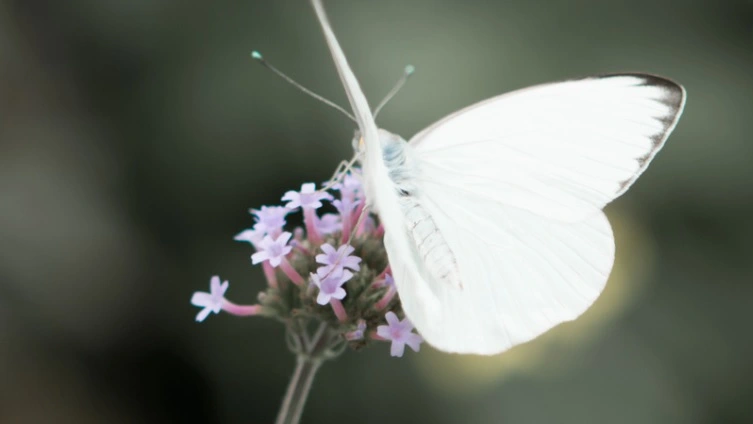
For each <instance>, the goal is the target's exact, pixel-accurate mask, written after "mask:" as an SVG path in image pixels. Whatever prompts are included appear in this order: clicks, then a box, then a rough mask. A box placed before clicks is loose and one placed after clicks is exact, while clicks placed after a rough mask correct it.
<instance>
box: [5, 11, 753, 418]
mask: <svg viewBox="0 0 753 424" xmlns="http://www.w3.org/2000/svg"><path fill="white" fill-rule="evenodd" d="M326 6H327V8H328V11H329V14H330V18H331V20H332V22H333V25H334V27H335V31H336V33H337V34H338V36H339V38H340V41H341V43H342V44H343V48H344V49H345V51H346V53H347V54H348V55H349V58H350V61H351V64H352V66H353V68H354V70H355V72H356V74H357V75H358V76H359V78H360V80H361V83H362V86H363V88H364V90H365V92H366V94H367V95H368V96H369V97H370V98H371V101H372V103H375V102H376V101H378V100H379V99H380V98H381V96H382V95H383V94H384V93H385V92H386V91H387V90H388V89H389V88H390V87H391V86H392V84H393V83H394V81H395V80H396V79H397V78H398V77H399V75H400V73H401V71H402V69H403V67H404V66H405V65H406V64H413V65H415V66H416V69H417V71H416V74H415V75H414V76H413V78H412V79H411V81H410V82H409V83H408V85H407V87H406V88H404V90H403V91H402V92H401V93H400V94H399V95H398V97H397V98H396V99H395V100H394V101H393V102H392V103H391V104H390V105H389V106H388V107H387V108H386V109H385V110H384V113H383V114H382V115H381V116H380V122H379V123H380V125H381V126H383V127H385V128H388V129H390V130H391V131H394V132H396V133H399V134H402V135H403V136H404V137H406V138H408V137H409V136H411V135H412V134H414V133H415V132H417V131H418V130H420V129H421V128H423V127H425V126H427V125H428V124H430V123H431V122H433V121H435V120H437V119H439V118H440V117H442V116H444V115H445V114H447V113H449V112H451V111H454V110H457V109H458V108H460V107H463V106H466V105H469V104H471V103H473V102H476V101H479V100H482V99H484V98H487V97H490V96H493V95H496V94H500V93H503V92H505V91H509V90H513V89H516V88H521V87H525V86H528V85H532V84H537V83H542V82H547V81H552V80H559V79H565V78H572V77H577V76H586V75H589V74H596V73H605V72H618V71H643V72H650V73H656V74H660V75H665V76H668V77H670V78H672V79H675V80H676V81H678V82H680V83H682V84H683V85H685V87H686V88H687V91H688V103H687V107H686V109H685V114H684V116H683V118H682V119H681V120H680V123H679V125H678V127H677V129H676V131H675V133H674V134H673V136H672V137H671V138H670V141H669V143H668V144H667V146H666V147H665V149H664V151H663V152H662V153H661V154H660V155H659V156H658V157H657V158H656V160H655V161H654V162H653V165H652V166H651V168H650V169H649V171H648V172H646V173H645V174H644V176H643V177H642V178H641V179H640V180H639V182H638V183H637V184H636V185H635V186H634V187H633V189H631V190H630V192H629V193H628V194H626V195H625V196H623V197H622V198H620V199H619V200H617V201H616V202H614V203H613V204H612V205H610V206H609V207H608V208H607V212H608V214H609V216H610V219H611V221H612V222H613V224H614V226H615V231H616V237H617V253H618V258H617V266H616V269H615V271H614V274H613V276H612V279H611V280H610V283H609V284H608V286H607V289H606V291H605V293H604V295H603V296H602V298H601V299H600V300H599V301H597V303H596V304H595V306H594V307H593V308H592V309H591V310H589V312H587V313H586V314H585V315H584V316H583V317H582V318H581V319H579V320H578V321H576V322H574V323H570V324H566V325H563V326H561V327H558V328H557V329H556V330H554V331H553V332H550V333H548V334H547V335H545V336H544V337H542V338H540V339H538V340H536V341H534V342H532V343H529V344H526V345H524V346H520V347H517V348H515V349H513V350H511V351H510V352H508V353H506V354H503V355H501V356H498V357H492V358H478V357H467V356H453V355H445V354H441V353H439V352H436V351H432V350H431V349H430V348H429V347H428V346H424V347H423V349H422V351H421V352H420V353H418V354H415V353H413V352H407V353H406V355H405V357H404V358H402V359H395V358H391V357H390V356H389V353H388V347H387V346H386V345H378V346H376V347H375V348H372V349H368V350H366V351H363V352H358V353H354V352H347V353H346V354H345V355H343V356H342V357H341V358H340V359H338V360H337V361H335V362H331V363H327V364H326V365H325V366H324V367H323V368H322V370H321V373H320V375H319V376H318V378H317V380H316V381H315V383H314V388H313V393H312V395H311V398H310V402H309V404H308V405H307V409H306V411H305V412H304V422H308V423H325V422H327V423H331V422H363V423H384V422H389V423H401V422H406V423H417V422H419V423H424V422H426V423H460V422H462V423H499V422H503V423H631V424H634V423H668V424H672V423H683V424H696V423H744V422H753V408H752V407H751V405H752V402H753V360H752V359H751V358H753V331H752V330H751V327H750V325H751V323H752V322H753V247H751V240H752V237H753V219H752V217H753V166H752V165H753V143H751V134H753V115H752V113H753V2H751V1H749V0H682V1H680V0H675V1H672V0H663V1H660V0H653V1H648V0H632V1H600V0H569V1H547V2H539V1H530V0H528V1H526V0H515V1H468V2H461V1H455V0H412V1H405V0H402V1H399V0H384V1H378V2H377V1H367V0H360V1H346V0H329V1H327V2H326ZM253 49H258V50H260V51H261V52H262V53H263V54H264V55H265V57H266V58H267V59H268V60H270V61H271V62H272V63H273V64H275V65H276V66H277V67H279V68H281V69H282V70H284V71H286V72H288V73H289V74H290V75H291V76H293V77H294V78H297V79H299V80H300V81H301V82H302V83H304V84H305V85H307V86H308V87H310V88H312V89H314V90H315V91H318V92H321V93H322V94H324V95H326V96H328V97H331V98H333V99H334V100H336V101H337V102H339V103H341V104H346V100H345V96H344V94H343V90H342V88H341V87H340V85H339V82H338V78H337V76H336V73H335V70H334V67H333V65H332V63H331V60H330V58H329V53H328V52H327V50H326V47H325V43H324V40H323V37H322V35H321V33H320V29H319V28H318V24H317V22H316V20H315V18H314V16H313V13H312V10H311V7H310V5H309V4H308V2H306V1H304V0H286V1H274V2H273V1H255V0H245V1H240V0H217V1H211V2H207V1H195V0H183V1H177V0H130V1H113V0H68V1H66V2H60V1H53V0H46V1H45V0H36V1H22V0H16V1H10V0H5V1H2V2H0V196H1V197H0V376H1V378H0V422H2V423H43V422H45V423H46V422H49V423H52V422H54V423H67V422H71V423H74V422H75V423H89V422H92V423H98V422H107V423H125V422H144V423H162V422H197V423H198V422H200V423H269V422H273V420H274V417H275V415H276V412H277V408H278V406H279V403H280V400H281V397H282V395H283V393H284V390H285V386H286V384H287V379H288V377H289V376H290V374H291V372H292V370H293V365H294V360H293V357H292V356H291V355H290V354H288V353H287V351H286V348H285V344H284V341H283V332H282V327H281V326H280V325H279V324H277V323H276V322H272V321H270V320H263V319H252V318H248V319H240V318H235V317H232V316H229V315H226V314H221V315H218V316H211V317H210V318H209V319H208V320H207V321H206V322H204V323H202V324H197V323H195V322H194V316H195V314H196V312H197V309H196V308H194V307H192V306H191V305H190V304H189V299H190V296H191V294H192V292H194V291H196V290H207V288H208V282H209V277H210V276H211V275H214V274H219V275H221V276H222V277H223V278H226V279H229V280H230V283H231V288H230V291H229V293H228V295H229V297H230V298H232V299H233V300H234V301H237V302H241V303H242V302H253V300H254V298H255V295H256V293H257V292H258V291H259V290H260V289H261V288H262V287H263V284H264V283H263V277H262V272H261V270H260V269H259V268H252V267H251V265H250V261H249V258H248V256H249V255H250V253H251V252H250V250H249V248H248V246H247V245H243V244H239V243H236V242H234V241H233V240H232V237H233V235H235V234H237V233H238V232H240V231H241V230H242V229H244V228H248V227H250V226H251V224H252V219H251V217H250V216H249V215H248V212H247V210H248V208H249V207H259V206H261V205H263V204H278V203H279V199H280V196H281V195H282V194H283V193H284V192H285V191H286V190H289V189H295V188H298V187H300V184H301V183H302V182H305V181H317V182H318V181H323V180H324V179H326V178H327V177H328V176H329V175H330V173H331V172H332V170H333V168H334V166H335V165H336V164H337V162H338V161H340V160H341V159H344V158H348V157H350V155H351V144H350V138H351V136H352V131H353V125H352V123H350V122H349V121H348V120H347V119H345V118H343V117H342V116H341V115H340V114H339V113H337V112H336V111H334V110H331V109H329V108H327V107H325V106H324V105H322V104H319V103H318V102H316V101H314V100H312V99H310V98H307V97H305V96H303V95H302V94H300V93H298V92H297V91H296V90H294V89H293V88H292V87H290V86H287V85H285V84H284V83H283V82H282V81H280V80H278V79H277V78H276V77H275V76H273V75H272V74H271V73H269V72H268V71H266V70H265V69H263V68H262V67H261V66H259V65H258V64H256V63H254V62H253V61H252V60H251V59H250V58H249V52H250V51H251V50H253Z"/></svg>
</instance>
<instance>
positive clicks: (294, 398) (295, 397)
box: [275, 355, 322, 424]
mask: <svg viewBox="0 0 753 424" xmlns="http://www.w3.org/2000/svg"><path fill="white" fill-rule="evenodd" d="M321 364H322V360H321V359H319V358H312V357H310V356H308V355H298V359H297V363H296V367H295V373H294V374H293V378H292V379H291V380H290V384H289V385H288V391H287V393H286V394H285V399H284V400H283V402H282V407H281V408H280V413H279V415H278V416H277V421H275V423H276V424H297V423H298V422H299V421H300V420H301V414H302V413H303V407H304V405H306V399H307V398H308V394H309V391H310V390H311V383H313V382H314V376H315V375H316V372H317V371H318V370H319V366H320V365H321Z"/></svg>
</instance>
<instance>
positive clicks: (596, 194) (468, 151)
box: [410, 74, 685, 221]
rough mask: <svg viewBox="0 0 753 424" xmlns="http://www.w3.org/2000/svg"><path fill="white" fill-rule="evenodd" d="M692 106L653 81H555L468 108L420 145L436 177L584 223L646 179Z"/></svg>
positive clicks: (426, 169) (675, 89) (425, 166)
mask: <svg viewBox="0 0 753 424" xmlns="http://www.w3.org/2000/svg"><path fill="white" fill-rule="evenodd" d="M684 103H685V92H684V90H683V89H682V87H681V86H679V85H677V84H675V83H674V82H671V81H668V80H666V79H662V78H659V77H654V76H649V75H641V74H627V75H613V76H604V77H594V78H587V79H582V80H575V81H566V82H561V83H554V84H545V85H540V86H536V87H531V88H527V89H524V90H519V91H515V92H512V93H509V94H505V95H502V96H498V97H494V98H492V99H489V100H486V101H484V102H481V103H478V104H476V105H473V106H471V107H469V108H466V109H463V110H461V111H459V112H457V113H455V114H452V115H450V116H448V117H447V118H445V119H442V120H440V121H439V122H437V123H435V124H434V125H432V126H430V127H429V128H427V129H426V130H424V131H422V132H421V133H419V134H417V135H416V136H415V137H413V139H412V140H411V142H410V143H411V145H412V146H413V147H414V148H415V150H416V152H417V154H418V156H419V157H420V159H421V166H422V172H423V175H424V178H425V179H426V180H432V179H433V178H435V177H437V178H439V179H441V180H442V181H443V182H444V184H446V185H448V186H452V187H456V188H458V189H462V190H463V191H467V192H468V193H469V194H475V195H478V196H480V197H483V198H485V199H489V200H494V201H496V202H499V203H500V204H507V205H513V206H515V207H518V208H523V209H526V210H529V211H531V212H534V213H536V214H538V215H542V216H547V217H551V218H555V219H559V220H566V221H578V220H579V219H581V218H582V217H584V216H586V215H588V214H591V213H592V212H593V210H594V209H601V208H602V207H604V206H605V205H606V204H607V203H608V202H610V201H611V200H613V199H614V198H615V197H617V196H619V195H620V194H622V193H623V192H624V191H625V190H626V189H627V188H628V187H629V186H630V185H631V184H632V183H633V182H634V181H635V180H636V178H638V176H639V175H640V174H641V173H642V172H643V171H644V170H645V169H646V167H647V166H648V164H649V162H650V161H651V159H653V157H654V155H655V154H656V152H658V151H659V149H661V148H662V146H663V145H664V142H665V141H666V139H667V136H668V135H669V133H670V132H671V131H672V129H673V128H674V126H675V124H676V123H677V120H678V119H679V117H680V113H681V112H682V108H683V106H684Z"/></svg>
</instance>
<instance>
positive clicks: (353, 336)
mask: <svg viewBox="0 0 753 424" xmlns="http://www.w3.org/2000/svg"><path fill="white" fill-rule="evenodd" d="M365 332H366V321H364V320H362V319H359V320H358V327H356V329H355V330H353V331H350V332H347V333H345V340H349V341H353V340H361V339H363V336H364V333H365Z"/></svg>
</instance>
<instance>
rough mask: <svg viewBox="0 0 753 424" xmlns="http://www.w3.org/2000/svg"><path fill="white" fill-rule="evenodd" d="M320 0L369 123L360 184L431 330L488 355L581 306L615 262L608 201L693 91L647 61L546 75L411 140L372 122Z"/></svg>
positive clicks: (432, 335)
mask: <svg viewBox="0 0 753 424" xmlns="http://www.w3.org/2000/svg"><path fill="white" fill-rule="evenodd" d="M312 3H313V5H314V9H315V11H316V14H317V16H318V18H319V20H320V23H321V24H322V27H323V29H324V34H325V36H326V39H327V44H328V45H329V48H330V50H331V52H332V56H333V58H334V60H335V65H336V67H337V70H338V73H339V74H340V78H341V80H342V82H343V84H344V85H345V90H346V92H347V94H348V99H349V101H350V104H351V106H352V108H353V111H354V114H355V117H356V120H357V122H358V126H359V129H360V133H361V134H362V136H363V143H364V151H363V156H362V167H363V176H364V184H365V189H366V195H367V199H368V202H369V205H370V207H371V208H372V210H373V211H375V212H377V213H378V215H379V218H380V220H381V222H382V224H383V225H384V229H385V237H384V244H385V247H386V249H387V253H388V256H389V262H390V264H391V267H392V272H393V277H394V279H395V284H396V285H397V289H398V293H399V295H400V300H401V302H402V305H403V309H404V311H405V313H406V315H407V316H408V317H409V318H410V320H411V321H412V322H413V324H414V325H415V326H416V328H417V329H418V331H419V332H420V333H421V335H422V336H423V337H424V338H425V339H426V341H427V342H428V343H430V344H431V345H433V346H435V347H436V348H438V349H441V350H444V351H448V352H460V353H476V354H494V353H498V352H502V351H504V350H506V349H509V348H510V347H512V346H514V345H516V344H519V343H523V342H526V341H528V340H531V339H533V338H534V337H536V336H538V335H540V334H542V333H543V332H545V331H547V330H549V329H550V328H552V327H554V326H556V325H557V324H559V323H561V322H563V321H568V320H572V319H575V318H576V317H577V316H579V315H580V314H581V313H583V312H584V311H585V310H586V309H587V308H588V307H589V306H590V305H591V304H592V303H593V302H594V300H596V298H597V297H598V296H599V294H600V293H601V291H602V289H603V288H604V285H605V283H606V281H607V278H608V276H609V273H610V271H611V269H612V264H613V262H614V238H613V235H612V230H611V227H610V225H609V222H608V221H607V218H606V216H605V215H604V213H603V212H602V211H601V209H602V208H603V207H604V206H605V205H606V204H607V203H609V202H610V201H612V200H614V199H615V198H616V197H618V196H620V195H621V194H622V193H624V192H625V190H627V189H628V187H630V185H631V184H632V183H633V182H634V181H635V180H636V179H637V178H638V176H639V175H640V174H641V173H642V172H643V171H644V170H645V169H646V167H647V166H648V164H649V162H650V161H651V159H653V157H654V155H656V153H657V152H658V151H659V150H660V149H661V147H662V146H663V145H664V142H665V141H666V139H667V137H668V136H669V133H670V132H671V131H672V129H674V127H675V124H676V123H677V120H678V119H679V117H680V113H681V112H682V109H683V106H684V104H685V90H684V89H683V88H682V87H681V86H680V85H678V84H676V83H674V82H672V81H669V80H666V79H664V78H660V77H656V76H650V75H643V74H624V75H610V76H600V77H592V78H586V79H581V80H574V81H565V82H559V83H553V84H545V85H539V86H535V87H531V88H527V89H524V90H519V91H515V92H512V93H509V94H505V95H502V96H498V97H493V98H491V99H489V100H486V101H483V102H480V103H477V104H475V105H473V106H470V107H468V108H466V109H463V110H461V111H459V112H456V113H454V114H452V115H450V116H448V117H446V118H444V119H442V120H440V121H438V122H437V123H435V124H433V125H431V126H429V127H428V128H427V129H425V130H423V131H421V132H420V133H418V134H416V135H415V136H414V137H413V138H412V139H411V140H410V141H409V142H405V141H404V140H403V139H401V138H400V137H399V136H397V135H394V134H391V133H389V132H387V131H384V130H381V129H377V126H376V123H375V122H374V118H373V116H372V114H371V112H370V108H369V105H368V103H367V101H366V98H365V96H364V94H363V92H362V91H361V89H360V87H359V85H358V81H357V80H356V78H355V76H354V75H353V72H352V71H351V69H350V67H349V66H348V63H347V61H346V59H345V55H344V54H343V51H342V49H341V48H340V45H339V44H338V42H337V39H336V38H335V35H334V33H333V32H332V29H331V27H330V25H329V22H328V19H327V17H326V14H325V12H324V9H323V7H322V4H321V0H312Z"/></svg>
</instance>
